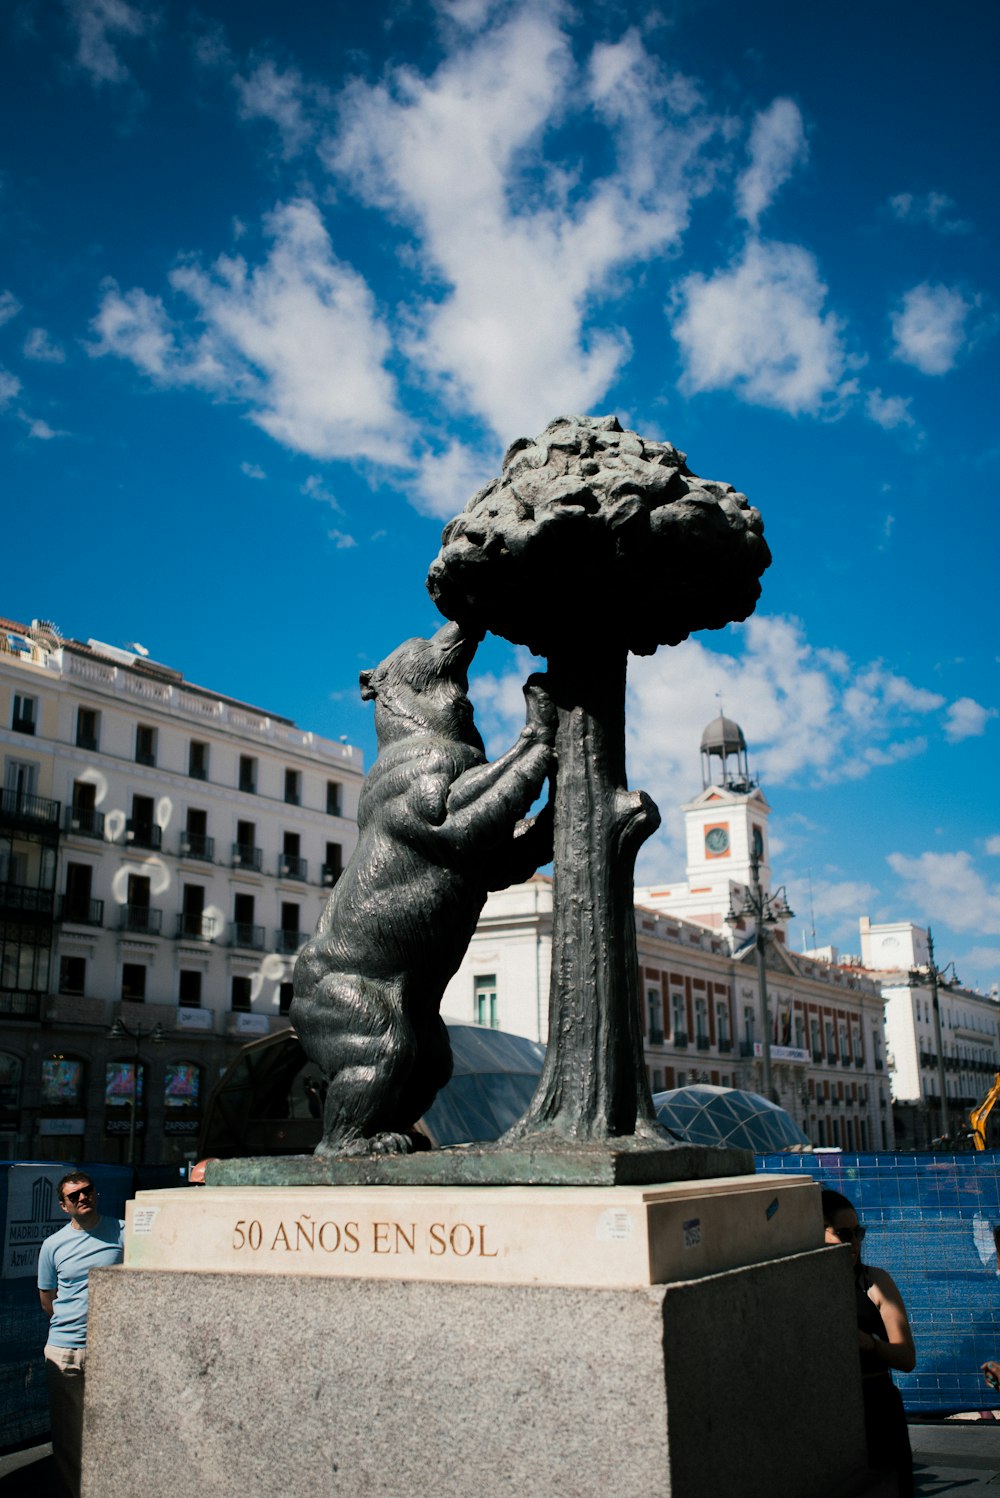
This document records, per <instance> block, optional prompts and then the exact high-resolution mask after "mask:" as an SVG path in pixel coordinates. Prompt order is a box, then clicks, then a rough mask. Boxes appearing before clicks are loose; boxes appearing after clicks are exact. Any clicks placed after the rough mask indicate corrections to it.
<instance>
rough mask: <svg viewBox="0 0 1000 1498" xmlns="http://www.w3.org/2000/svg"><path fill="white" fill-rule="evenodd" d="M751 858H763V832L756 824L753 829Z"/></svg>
mask: <svg viewBox="0 0 1000 1498" xmlns="http://www.w3.org/2000/svg"><path fill="white" fill-rule="evenodd" d="M753 856H754V858H763V857H764V832H763V829H762V828H760V827H758V826H757V825H756V823H755V824H754V829H753Z"/></svg>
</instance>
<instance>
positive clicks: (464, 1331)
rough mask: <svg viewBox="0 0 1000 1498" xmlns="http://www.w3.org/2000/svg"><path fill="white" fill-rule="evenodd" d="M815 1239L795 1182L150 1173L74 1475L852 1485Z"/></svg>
mask: <svg viewBox="0 0 1000 1498" xmlns="http://www.w3.org/2000/svg"><path fill="white" fill-rule="evenodd" d="M821 1239H822V1225H821V1214H820V1208H819V1192H818V1190H817V1188H816V1186H815V1183H814V1182H811V1181H809V1180H808V1179H803V1178H801V1177H799V1178H796V1179H795V1180H794V1182H792V1181H789V1180H788V1179H786V1178H784V1177H774V1176H772V1177H767V1176H757V1177H745V1176H740V1177H738V1178H737V1179H735V1180H726V1181H711V1182H687V1183H677V1184H674V1185H669V1186H661V1187H657V1188H641V1187H603V1188H595V1187H563V1188H560V1189H559V1190H547V1189H545V1188H539V1187H534V1186H533V1187H530V1188H527V1187H525V1188H518V1187H508V1188H504V1189H500V1190H497V1189H489V1188H480V1189H478V1190H477V1189H474V1188H471V1187H463V1188H462V1189H460V1190H445V1189H440V1188H435V1187H412V1186H411V1187H395V1188H390V1187H367V1188H362V1187H358V1188H335V1187H326V1188H312V1189H305V1188H286V1189H285V1190H275V1191H267V1192H263V1193H261V1192H259V1191H258V1192H252V1191H247V1190H242V1189H238V1188H234V1187H228V1188H227V1187H219V1188H217V1189H215V1190H205V1189H192V1188H188V1189H185V1190H176V1191H152V1192H140V1193H139V1195H138V1197H137V1198H136V1200H135V1202H133V1203H130V1204H129V1208H128V1233H127V1238H126V1255H125V1263H124V1265H122V1266H120V1267H118V1268H115V1269H105V1270H95V1271H94V1272H93V1274H92V1275H91V1281H90V1285H91V1292H90V1294H91V1298H90V1329H89V1338H88V1362H87V1403H86V1414H85V1433H84V1476H83V1494H84V1498H104V1495H105V1494H106V1493H108V1492H122V1493H142V1494H143V1495H144V1498H174V1495H175V1494H176V1491H177V1486H178V1482H179V1481H183V1480H185V1479H186V1478H188V1477H189V1478H190V1479H191V1480H192V1481H194V1482H195V1484H196V1486H197V1488H198V1492H199V1494H200V1495H201V1498H270V1495H272V1494H275V1493H280V1494H281V1495H282V1498H316V1495H319V1494H322V1495H324V1498H340V1495H343V1498H356V1495H358V1494H376V1493H377V1494H379V1495H380V1498H421V1495H423V1494H429V1493H433V1494H434V1495H435V1498H468V1495H469V1494H470V1493H475V1494H476V1495H477V1498H510V1495H512V1494H517V1495H518V1498H521V1495H523V1498H607V1494H608V1493H615V1494H618V1495H621V1498H670V1495H675V1498H718V1495H719V1494H720V1493H732V1494H739V1495H740V1498H802V1495H803V1494H804V1493H808V1494H809V1495H810V1498H851V1495H853V1494H859V1493H861V1492H863V1491H865V1488H866V1472H865V1468H864V1460H863V1453H864V1434H863V1422H862V1412H861V1390H860V1380H859V1377H858V1358H857V1331H856V1324H855V1319H854V1300H853V1289H852V1282H851V1273H850V1255H849V1253H848V1252H847V1251H846V1250H843V1249H828V1248H822V1247H817V1246H815V1245H817V1244H819V1243H820V1242H821ZM804 1329H807V1334H806V1331H804ZM805 1432H807V1433H808V1435H807V1438H805V1437H804V1433H805Z"/></svg>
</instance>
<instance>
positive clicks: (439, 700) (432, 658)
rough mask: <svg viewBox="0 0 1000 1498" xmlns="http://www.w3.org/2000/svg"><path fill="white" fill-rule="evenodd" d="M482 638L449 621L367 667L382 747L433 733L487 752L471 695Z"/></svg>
mask: <svg viewBox="0 0 1000 1498" xmlns="http://www.w3.org/2000/svg"><path fill="white" fill-rule="evenodd" d="M479 639H480V637H478V636H472V637H470V636H469V635H468V634H465V633H464V632H463V631H462V630H461V629H460V628H459V626H458V625H457V624H453V623H448V624H444V625H442V626H441V628H440V629H439V630H438V632H437V634H435V635H432V636H431V638H430V639H429V640H421V639H414V640H404V641H403V643H402V645H397V647H396V649H395V650H394V651H393V652H392V654H391V655H387V656H386V658H385V660H384V661H382V663H381V665H378V666H375V667H374V668H373V669H372V670H370V671H362V672H361V678H360V679H361V696H362V698H363V700H364V701H365V702H368V701H370V700H372V699H374V701H375V731H376V733H377V734H378V742H379V747H380V748H381V747H382V746H383V745H385V744H391V743H395V742H397V741H398V740H400V739H406V738H413V737H415V736H418V735H424V734H431V735H434V736H440V737H442V738H447V739H450V740H452V742H458V743H462V744H468V745H469V746H470V747H471V748H473V749H476V750H478V752H479V753H480V754H483V753H485V751H484V749H483V741H482V739H481V738H480V737H479V732H478V730H477V728H476V725H475V723H474V722H473V717H472V703H471V702H470V701H469V698H468V695H467V694H468V690H469V680H468V675H467V672H468V669H469V666H470V664H471V662H472V658H473V656H474V655H475V653H476V646H477V645H478V644H479Z"/></svg>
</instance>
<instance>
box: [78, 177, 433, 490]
mask: <svg viewBox="0 0 1000 1498" xmlns="http://www.w3.org/2000/svg"><path fill="white" fill-rule="evenodd" d="M264 226H265V232H266V235H267V237H268V239H269V240H270V249H269V253H268V256H267V258H266V260H264V261H263V262H262V263H261V264H259V265H257V266H256V267H253V266H250V265H249V264H248V263H247V261H246V260H245V259H244V258H243V257H242V256H226V255H222V256H220V257H219V258H218V259H217V260H216V261H215V263H214V264H213V265H212V266H211V267H210V268H209V269H208V270H205V269H203V268H202V267H201V266H200V265H198V264H197V263H196V262H190V263H187V264H184V265H181V266H178V267H177V268H176V269H175V270H174V271H173V272H172V273H171V276H170V283H171V286H172V288H173V290H174V291H175V292H177V293H179V294H180V295H181V296H183V297H184V298H186V299H187V300H188V301H189V302H191V303H192V304H193V305H194V308H195V317H194V323H195V327H194V328H193V329H191V330H186V329H184V328H183V327H181V326H180V325H179V324H177V323H175V322H174V321H173V320H172V319H171V317H170V316H169V314H168V313H167V310H166V308H165V306H164V303H163V301H162V300H161V299H160V298H159V297H152V296H150V295H148V294H147V293H146V292H145V291H142V290H141V289H134V290H132V291H129V292H125V293H122V292H121V291H120V290H119V289H118V287H117V286H115V285H114V284H113V283H111V284H110V285H108V286H107V287H106V289H105V294H104V298H103V301H102V303H101V307H100V310H99V311H98V314H97V316H96V317H95V319H94V322H93V327H94V330H95V332H96V333H97V335H98V343H97V344H96V345H95V346H94V347H93V348H92V349H91V352H92V353H94V354H98V355H99V354H109V353H113V354H116V355H118V356H119V357H122V358H126V359H129V360H131V362H132V363H134V364H135V365H136V366H137V367H138V368H139V369H141V370H142V371H143V372H144V373H146V374H148V375H150V376H151V377H152V378H153V379H155V380H157V381H159V382H160V383H163V384H171V385H193V386H197V387H199V388H201V389H204V390H208V391H211V392H213V393H216V394H218V395H220V396H224V397H228V398H232V399H237V400H240V401H242V402H245V403H246V404H247V406H248V408H249V412H250V417H251V420H253V421H254V422H255V423H256V424H257V425H258V426H260V427H262V428H263V429H264V431H266V432H267V433H268V434H269V435H270V436H271V437H273V438H274V439H275V440H276V441H277V442H280V443H282V444H284V445H285V446H286V447H290V448H292V449H293V450H295V451H297V452H304V453H308V454H309V455H310V456H311V457H315V458H365V459H370V460H372V461H374V462H383V463H401V462H404V461H406V455H405V447H404V443H405V437H406V435H407V423H406V421H405V419H404V418H403V417H402V415H401V414H400V412H399V411H398V409H397V407H396V404H395V393H394V386H393V381H392V379H391V377H390V375H389V374H388V373H387V371H386V369H385V368H384V361H385V360H386V358H387V357H388V354H389V348H390V339H389V333H388V330H387V328H386V326H385V324H384V323H383V322H382V320H381V319H380V317H379V316H378V313H377V311H376V308H375V303H374V298H373V297H372V294H371V291H370V290H369V288H368V286H367V285H366V283H365V282H364V280H363V279H362V277H361V276H359V275H358V274H357V272H356V271H354V270H353V269H352V268H351V267H350V266H348V265H345V264H344V263H343V262H342V261H340V260H338V259H337V257H336V256H335V255H334V253H333V249H332V246H331V244H330V240H329V236H328V235H327V232H326V229H325V227H324V224H323V221H322V219H321V217H320V214H319V211H318V209H317V208H316V206H315V205H314V204H313V203H311V202H309V201H307V200H304V199H300V200H298V201H296V202H292V203H287V204H285V205H283V206H279V207H278V208H276V209H275V211H274V212H273V213H272V214H270V215H268V217H267V218H266V219H265V225H264Z"/></svg>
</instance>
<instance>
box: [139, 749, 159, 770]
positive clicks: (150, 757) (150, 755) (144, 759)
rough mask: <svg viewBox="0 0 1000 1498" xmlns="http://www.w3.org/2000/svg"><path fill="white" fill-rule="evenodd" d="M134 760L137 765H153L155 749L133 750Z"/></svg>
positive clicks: (154, 762)
mask: <svg viewBox="0 0 1000 1498" xmlns="http://www.w3.org/2000/svg"><path fill="white" fill-rule="evenodd" d="M135 762H136V764H137V765H148V766H150V767H151V768H152V767H154V766H155V765H156V751H155V750H153V749H137V750H136V751H135Z"/></svg>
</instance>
